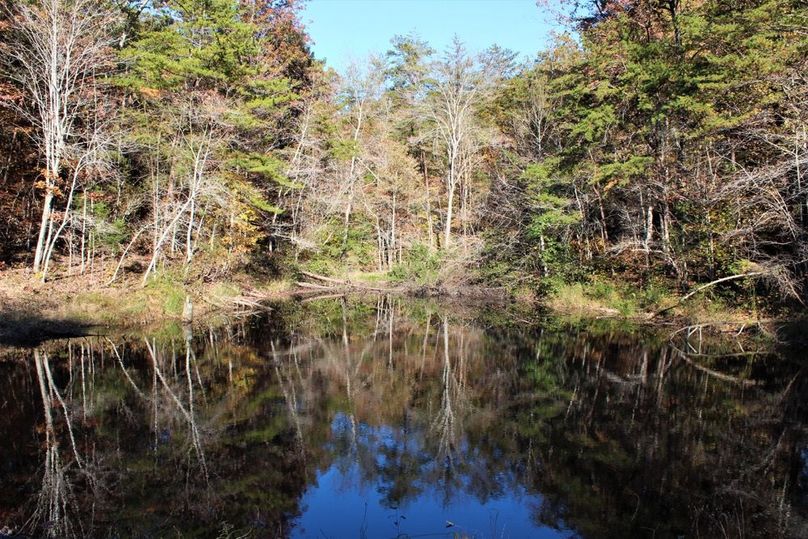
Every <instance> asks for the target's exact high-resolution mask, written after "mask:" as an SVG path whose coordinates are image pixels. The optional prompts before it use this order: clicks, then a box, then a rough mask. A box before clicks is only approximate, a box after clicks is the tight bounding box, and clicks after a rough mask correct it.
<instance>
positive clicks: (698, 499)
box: [0, 297, 808, 538]
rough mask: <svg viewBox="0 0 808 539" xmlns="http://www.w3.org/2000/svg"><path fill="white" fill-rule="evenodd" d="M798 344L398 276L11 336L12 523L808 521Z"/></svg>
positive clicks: (85, 526) (415, 525)
mask: <svg viewBox="0 0 808 539" xmlns="http://www.w3.org/2000/svg"><path fill="white" fill-rule="evenodd" d="M672 334H673V336H671V335H672ZM800 352H801V350H799V349H796V347H795V346H791V347H790V348H789V347H788V346H783V345H776V344H774V343H772V342H771V341H770V340H768V339H765V338H763V336H761V335H755V334H751V335H750V334H748V332H744V335H743V336H736V335H734V334H733V335H727V336H726V337H723V338H718V337H711V338H708V337H707V336H706V335H705V334H704V332H702V331H686V332H685V331H680V332H678V333H676V332H673V331H672V330H671V329H670V328H666V329H653V328H638V327H632V326H628V325H626V324H625V323H619V322H615V321H608V320H592V321H572V320H562V319H555V318H552V317H548V316H545V317H543V316H531V317H529V318H526V317H525V315H524V314H519V313H516V312H512V311H511V310H510V308H508V307H502V306H495V307H479V306H477V307H469V306H459V305H454V304H449V305H441V304H437V303H431V302H428V301H420V300H407V299H401V298H390V297H378V298H376V297H364V298H331V299H322V300H318V301H312V302H299V301H297V302H292V301H290V302H283V303H278V304H276V305H273V307H272V309H271V310H270V311H269V312H268V313H266V314H263V315H260V316H253V317H245V318H243V319H240V320H237V321H232V322H231V323H227V324H216V325H214V326H212V327H202V326H199V325H196V326H195V327H194V329H191V328H187V327H186V328H182V327H181V326H179V325H176V326H168V327H164V328H160V329H159V331H153V332H145V333H143V334H139V335H137V334H124V335H113V334H109V335H101V336H88V337H81V338H75V339H69V340H58V341H50V342H46V343H44V344H42V345H40V346H38V347H36V348H25V349H23V348H16V349H8V348H7V349H5V350H3V355H2V357H3V358H4V360H3V361H0V410H1V411H2V413H0V433H2V434H3V439H2V442H1V443H0V464H2V468H1V469H0V489H1V490H0V492H2V495H0V530H4V531H3V533H0V536H7V535H12V536H14V534H19V536H23V537H28V536H36V537H40V536H50V537H71V536H74V537H167V536H171V537H178V536H183V537H184V536H194V537H220V538H228V537H232V538H235V537H306V538H308V537H312V538H314V537H319V538H343V537H347V538H386V537H389V538H405V537H406V538H414V537H458V538H465V537H468V538H508V537H510V538H526V537H621V538H623V537H725V536H726V537H740V536H744V537H747V536H748V537H800V536H803V537H804V536H806V531H808V527H806V522H808V520H806V518H807V517H808V510H807V509H808V436H806V424H808V423H807V422H806V403H807V402H808V400H806V396H808V380H807V379H806V372H805V369H804V367H803V365H804V359H803V358H802V357H801V356H800ZM4 534H5V535H4Z"/></svg>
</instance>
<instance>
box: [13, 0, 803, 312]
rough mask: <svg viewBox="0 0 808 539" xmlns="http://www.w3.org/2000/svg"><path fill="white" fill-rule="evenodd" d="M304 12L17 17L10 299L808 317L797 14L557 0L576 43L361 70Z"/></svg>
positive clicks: (223, 8) (406, 51) (775, 3)
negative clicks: (308, 290) (439, 295)
mask: <svg viewBox="0 0 808 539" xmlns="http://www.w3.org/2000/svg"><path fill="white" fill-rule="evenodd" d="M301 7H302V6H301V2H299V1H298V0H5V1H4V2H3V3H2V8H1V9H0V50H1V51H2V66H1V67H0V115H1V116H0V147H1V148H2V151H1V152H0V272H2V273H0V281H5V285H4V286H3V287H2V292H0V294H4V295H6V296H8V297H7V298H6V299H7V302H8V304H13V301H12V300H13V299H14V298H15V297H16V298H17V299H18V300H19V298H20V295H19V294H21V293H22V294H28V293H30V291H31V290H34V291H36V293H38V294H40V295H41V296H50V297H58V294H59V293H60V292H59V291H60V290H62V292H61V293H69V294H74V293H75V292H76V290H77V289H78V288H88V289H93V290H105V289H115V290H119V292H118V293H119V294H120V293H121V292H120V290H121V287H123V288H122V289H123V290H127V291H131V290H144V289H145V290H153V291H154V292H156V293H157V294H162V295H166V296H167V297H169V298H174V300H176V297H175V296H178V295H180V296H181V295H182V294H185V293H187V292H188V291H189V290H194V287H195V286H197V285H198V284H199V283H208V284H211V286H218V288H219V289H222V290H224V289H227V290H231V291H234V292H232V293H231V295H233V294H235V295H238V293H242V295H243V291H244V290H245V289H259V288H260V287H261V286H264V289H267V287H270V288H271V287H272V286H274V287H275V289H279V288H280V287H282V286H287V287H288V286H294V285H293V284H287V285H277V284H275V285H271V284H270V285H267V284H266V283H283V282H285V283H295V282H298V281H301V279H302V277H301V275H303V276H305V275H308V276H314V278H315V279H316V280H317V282H318V283H320V284H319V285H318V284H310V283H309V286H310V287H315V288H317V287H321V288H323V289H325V288H327V287H326V286H323V285H322V283H323V282H330V281H334V282H339V283H347V282H351V283H364V284H363V285H362V286H368V287H371V286H375V287H379V288H383V287H390V286H393V284H395V283H398V284H401V283H405V284H409V285H412V286H419V287H422V288H426V289H429V290H439V291H442V292H446V291H449V292H451V291H452V290H472V289H481V288H482V287H484V288H485V289H486V290H493V289H496V290H504V291H505V293H507V294H508V295H509V296H512V297H521V298H531V299H535V298H539V299H541V298H548V297H549V298H553V297H555V303H556V304H560V305H564V304H566V305H569V304H573V303H583V304H593V305H600V308H601V309H608V310H612V311H616V312H619V313H622V314H631V313H636V312H638V311H644V312H662V311H667V310H668V309H670V308H672V307H674V306H678V304H679V301H680V300H682V299H685V298H688V299H689V298H691V297H693V295H694V294H696V293H698V294H697V295H696V297H695V298H694V300H699V301H701V300H702V299H701V298H708V299H709V301H710V303H711V304H714V305H719V306H721V305H723V306H725V307H726V308H727V309H729V308H737V307H743V308H745V309H747V310H751V311H755V312H757V311H758V310H759V309H760V310H763V311H765V312H788V311H796V310H799V309H800V308H801V307H802V305H803V301H804V300H805V298H806V288H805V284H806V260H808V258H806V257H807V256H808V185H806V184H808V174H807V173H806V172H807V171H808V128H807V125H808V124H807V122H808V6H806V5H805V4H804V3H803V2H801V1H800V0H738V1H731V2H730V1H727V0H664V1H663V0H589V1H566V2H561V3H560V4H556V3H549V4H545V3H544V2H539V4H538V5H537V6H536V9H537V10H545V11H547V12H548V13H552V16H555V17H558V19H559V20H561V21H563V24H564V28H566V31H565V32H559V33H558V34H557V35H555V36H554V38H553V42H552V44H551V46H549V47H547V48H546V49H545V50H542V51H540V52H538V53H537V54H536V56H535V58H533V59H532V60H531V61H529V62H524V61H520V60H519V58H518V56H517V54H516V53H514V52H512V51H509V50H507V49H504V48H501V47H497V46H493V47H490V48H488V49H486V50H484V51H482V52H479V53H477V52H473V51H472V49H471V48H470V47H468V46H467V45H465V44H464V43H462V42H461V41H460V40H459V39H455V41H454V42H453V44H452V45H451V46H450V47H448V48H446V49H445V50H435V49H433V47H432V46H431V45H430V44H429V43H427V42H425V41H424V40H422V39H421V38H420V37H419V36H418V35H417V34H414V33H413V34H408V35H396V36H391V40H390V44H389V48H388V50H386V51H380V52H379V54H378V55H376V56H371V57H369V58H365V59H363V60H361V61H357V62H355V63H354V64H353V65H351V66H350V67H349V68H348V69H346V70H344V72H342V73H337V72H336V71H334V70H333V69H331V68H329V67H327V66H326V65H325V63H324V62H323V61H322V60H320V59H317V58H316V57H315V56H314V54H313V53H312V50H311V46H310V44H311V40H310V37H309V36H308V34H307V31H306V28H305V26H304V24H303V22H302V17H301ZM329 280H330V281H329ZM259 283H263V284H262V285H261V284H259ZM303 284H307V283H303ZM60 287H61V288H60ZM115 287H118V288H115ZM410 290H412V288H410ZM23 297H25V296H23ZM118 297H120V296H118ZM9 298H11V299H9ZM26 301H27V300H26ZM172 302H173V303H174V304H176V303H177V301H172ZM604 306H605V307H604ZM175 307H176V305H175Z"/></svg>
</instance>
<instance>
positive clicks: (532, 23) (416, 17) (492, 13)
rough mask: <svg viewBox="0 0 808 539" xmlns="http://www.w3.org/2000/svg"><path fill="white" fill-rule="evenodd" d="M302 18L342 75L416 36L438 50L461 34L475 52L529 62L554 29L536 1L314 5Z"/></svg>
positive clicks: (315, 1)
mask: <svg viewBox="0 0 808 539" xmlns="http://www.w3.org/2000/svg"><path fill="white" fill-rule="evenodd" d="M301 19H302V20H303V22H304V24H305V25H306V27H307V29H308V32H309V35H310V36H311V38H312V40H313V42H314V43H313V49H314V54H315V56H316V57H317V58H319V59H326V60H327V62H326V64H327V65H328V66H331V67H334V68H335V69H337V70H342V69H343V68H344V67H345V65H346V64H347V63H348V62H349V61H350V60H351V59H356V60H361V59H363V58H365V57H366V56H367V55H368V54H369V53H380V54H381V53H384V52H385V51H386V50H387V49H388V48H389V44H390V38H392V37H393V36H394V35H396V34H402V35H403V34H408V33H410V32H415V33H417V34H418V35H419V36H420V37H421V38H422V39H425V40H426V41H427V42H429V44H430V45H431V46H432V48H434V49H436V50H438V51H442V50H443V49H444V48H445V47H446V45H448V44H449V42H450V41H451V40H452V37H453V36H454V35H455V34H457V35H458V36H459V37H460V39H461V40H462V41H463V42H465V43H466V45H467V47H468V49H469V50H470V51H480V50H483V49H486V48H487V47H489V46H491V45H493V44H495V43H496V44H497V45H499V46H500V47H503V48H507V49H512V50H514V51H516V52H518V53H520V54H521V55H522V59H529V58H533V57H534V56H535V54H536V53H537V52H538V51H539V50H541V49H542V48H543V47H544V46H545V45H546V44H547V43H548V41H549V37H550V31H551V30H552V29H553V28H554V25H553V22H552V17H551V16H549V15H547V14H545V13H543V12H542V10H541V9H540V8H538V7H537V6H536V1H535V0H309V2H307V3H306V4H305V7H304V11H303V14H302V16H301Z"/></svg>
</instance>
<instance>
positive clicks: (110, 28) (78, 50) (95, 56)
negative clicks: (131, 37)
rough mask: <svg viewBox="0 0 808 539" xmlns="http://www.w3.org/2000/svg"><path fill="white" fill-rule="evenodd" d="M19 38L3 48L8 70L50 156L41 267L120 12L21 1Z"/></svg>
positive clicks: (81, 1) (85, 4) (37, 260)
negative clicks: (69, 156)
mask: <svg viewBox="0 0 808 539" xmlns="http://www.w3.org/2000/svg"><path fill="white" fill-rule="evenodd" d="M9 21H10V30H11V41H10V42H9V44H8V46H7V47H4V48H3V50H2V53H3V56H4V58H5V62H4V63H5V67H6V69H7V71H8V75H9V77H10V78H11V80H13V81H14V82H15V83H17V84H18V85H19V86H20V87H21V88H22V89H23V90H24V92H25V94H26V99H25V100H24V101H23V102H22V103H21V104H13V105H12V106H14V107H15V108H18V112H20V113H21V114H22V115H23V116H24V117H25V118H27V119H28V120H29V121H30V122H31V123H32V125H34V126H35V128H36V131H35V137H36V142H37V144H38V145H39V148H40V152H41V157H42V159H43V161H44V165H45V167H44V170H43V178H44V179H43V180H42V182H41V186H42V187H43V188H44V193H45V196H44V198H43V201H42V217H41V220H40V226H39V235H38V239H37V243H36V252H35V254H34V271H36V272H38V271H40V269H41V266H42V264H43V263H44V261H45V259H46V255H47V252H46V251H48V238H49V237H50V236H51V234H52V232H53V230H52V227H53V220H52V219H51V212H52V210H53V203H54V197H55V196H56V195H57V193H58V192H59V187H60V175H61V173H62V168H63V167H64V166H65V158H66V151H67V147H68V145H69V144H70V142H71V140H72V139H73V138H74V137H75V136H76V126H77V125H78V123H79V122H80V119H81V118H82V117H83V116H84V115H85V114H86V113H87V111H88V109H91V108H92V106H93V104H94V100H93V99H92V98H91V97H90V96H91V95H92V94H93V93H94V92H95V91H96V89H97V85H96V80H97V79H98V78H99V77H100V76H101V75H103V74H104V73H105V72H107V71H108V70H109V69H111V66H112V62H111V60H112V55H111V45H112V44H113V43H114V42H115V39H114V30H115V28H116V26H117V25H116V21H117V15H116V14H115V13H114V12H113V11H112V10H111V9H109V8H108V7H107V5H106V3H105V2H103V1H100V0H37V1H35V2H30V3H29V2H15V3H14V5H13V7H12V8H11V12H10V13H9Z"/></svg>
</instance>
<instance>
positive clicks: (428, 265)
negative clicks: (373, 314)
mask: <svg viewBox="0 0 808 539" xmlns="http://www.w3.org/2000/svg"><path fill="white" fill-rule="evenodd" d="M442 259H443V257H442V254H441V253H439V252H437V251H434V250H431V249H430V248H429V246H427V245H424V244H422V243H416V244H415V245H413V246H412V247H410V248H409V249H407V251H406V252H405V255H404V259H403V260H402V261H401V263H400V264H396V265H395V266H393V268H392V269H391V270H390V277H391V278H392V279H393V280H394V281H399V282H411V283H417V284H420V285H426V284H434V283H435V282H436V281H437V279H438V275H439V273H440V269H441V262H442Z"/></svg>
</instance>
